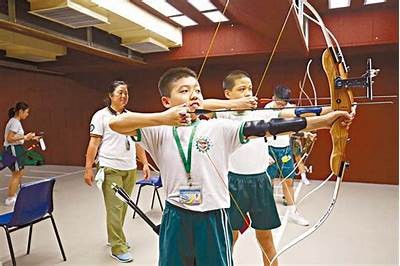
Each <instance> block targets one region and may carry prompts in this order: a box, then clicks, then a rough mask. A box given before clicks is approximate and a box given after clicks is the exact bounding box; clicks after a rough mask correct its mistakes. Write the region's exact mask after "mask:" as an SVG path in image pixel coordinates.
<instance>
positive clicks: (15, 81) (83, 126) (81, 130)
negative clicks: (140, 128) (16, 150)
mask: <svg viewBox="0 0 400 266" xmlns="http://www.w3.org/2000/svg"><path fill="white" fill-rule="evenodd" d="M0 77H1V88H0V90H1V95H2V96H1V98H0V110H1V114H0V125H1V141H2V142H3V141H4V138H3V136H4V127H5V124H6V122H7V119H8V117H7V111H8V108H10V107H12V106H14V105H15V103H16V102H18V101H24V102H26V103H28V104H29V106H30V110H31V112H30V116H29V117H28V119H27V120H25V121H23V122H22V123H23V127H24V129H25V131H26V132H29V131H35V132H39V131H44V132H45V134H46V135H45V142H46V145H47V150H46V151H45V152H43V154H44V156H45V160H46V163H47V164H63V165H83V163H84V155H85V151H86V147H87V142H88V135H89V133H88V130H89V119H90V116H91V115H92V113H93V112H94V110H96V108H98V107H100V106H101V105H102V101H101V95H102V93H101V91H99V90H96V89H94V88H88V87H85V86H83V85H82V84H79V83H78V82H75V81H73V80H70V79H67V78H64V77H55V76H50V75H43V74H37V73H29V72H24V71H17V70H7V69H1V68H0Z"/></svg>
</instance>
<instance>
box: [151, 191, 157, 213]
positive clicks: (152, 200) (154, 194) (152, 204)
mask: <svg viewBox="0 0 400 266" xmlns="http://www.w3.org/2000/svg"><path fill="white" fill-rule="evenodd" d="M155 196H156V187H154V191H153V198H152V199H151V209H153V206H154V197H155Z"/></svg>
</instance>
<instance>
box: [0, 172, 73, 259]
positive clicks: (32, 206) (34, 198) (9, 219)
mask: <svg viewBox="0 0 400 266" xmlns="http://www.w3.org/2000/svg"><path fill="white" fill-rule="evenodd" d="M55 181H56V180H55V179H53V178H52V179H46V180H41V181H38V182H34V183H29V184H23V185H21V189H20V191H19V193H18V196H17V199H16V202H15V206H14V210H13V211H12V212H9V213H5V214H2V215H0V226H1V227H3V228H4V230H5V232H6V236H7V242H8V248H9V250H10V255H11V259H12V264H13V265H14V266H15V265H17V263H16V261H15V255H14V249H13V246H12V242H11V235H10V233H12V232H14V231H17V230H19V229H22V228H25V227H28V226H29V237H28V247H27V250H26V254H29V252H30V249H31V239H32V229H33V225H34V224H35V223H38V222H41V221H43V220H46V219H51V222H52V224H53V229H54V232H55V234H56V237H57V241H58V245H59V247H60V250H61V254H62V257H63V259H64V261H66V260H67V258H66V257H65V253H64V249H63V246H62V244H61V239H60V236H59V234H58V231H57V227H56V223H55V221H54V217H53V214H52V213H53V188H54V183H55Z"/></svg>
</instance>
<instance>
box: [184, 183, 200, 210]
mask: <svg viewBox="0 0 400 266" xmlns="http://www.w3.org/2000/svg"><path fill="white" fill-rule="evenodd" d="M202 200H203V196H202V191H201V186H200V185H196V184H193V185H191V186H187V185H186V186H181V187H180V188H179V202H180V203H182V204H185V205H200V204H201V202H202Z"/></svg>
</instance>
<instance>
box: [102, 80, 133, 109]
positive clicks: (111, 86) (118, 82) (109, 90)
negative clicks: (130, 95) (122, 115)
mask: <svg viewBox="0 0 400 266" xmlns="http://www.w3.org/2000/svg"><path fill="white" fill-rule="evenodd" d="M121 85H125V86H128V84H127V83H126V82H125V81H123V80H113V81H112V82H111V83H110V84H109V85H108V87H107V90H106V93H105V96H104V103H105V104H106V105H107V106H108V105H111V101H110V98H109V97H110V95H111V94H113V92H114V90H115V89H116V88H117V87H118V86H121Z"/></svg>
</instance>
